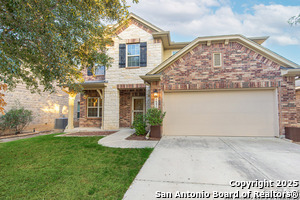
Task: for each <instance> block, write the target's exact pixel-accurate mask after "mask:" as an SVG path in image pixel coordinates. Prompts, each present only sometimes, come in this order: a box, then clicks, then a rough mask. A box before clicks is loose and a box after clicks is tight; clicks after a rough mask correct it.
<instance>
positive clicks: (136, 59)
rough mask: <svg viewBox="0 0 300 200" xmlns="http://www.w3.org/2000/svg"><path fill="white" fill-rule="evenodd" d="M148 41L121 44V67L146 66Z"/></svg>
mask: <svg viewBox="0 0 300 200" xmlns="http://www.w3.org/2000/svg"><path fill="white" fill-rule="evenodd" d="M146 66H147V42H141V43H134V44H119V67H120V68H126V67H128V68H130V67H146Z"/></svg>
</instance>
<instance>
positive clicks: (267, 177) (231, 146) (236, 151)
mask: <svg viewBox="0 0 300 200" xmlns="http://www.w3.org/2000/svg"><path fill="white" fill-rule="evenodd" d="M219 140H221V141H222V142H224V144H226V145H227V146H228V147H229V148H230V149H232V150H233V151H234V152H235V153H237V154H238V155H239V156H240V157H241V158H242V159H244V160H245V161H246V162H247V163H249V164H250V165H251V166H252V167H254V168H255V169H256V170H257V171H258V172H259V173H261V175H263V176H264V177H265V178H266V179H267V180H271V178H270V177H269V176H268V175H266V174H265V173H263V172H262V171H261V170H260V169H259V168H257V167H256V166H255V165H254V163H252V162H251V161H250V160H248V159H247V158H246V157H245V156H243V155H242V154H241V153H240V152H239V151H238V150H237V149H236V148H235V147H234V146H233V145H230V144H229V143H227V142H226V141H224V140H222V138H219Z"/></svg>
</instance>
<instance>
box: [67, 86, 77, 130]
mask: <svg viewBox="0 0 300 200" xmlns="http://www.w3.org/2000/svg"><path fill="white" fill-rule="evenodd" d="M68 94H69V110H68V125H67V127H66V129H67V130H70V129H73V128H74V123H73V121H74V102H75V97H76V93H75V92H68Z"/></svg>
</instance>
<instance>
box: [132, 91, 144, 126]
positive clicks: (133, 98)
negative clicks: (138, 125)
mask: <svg viewBox="0 0 300 200" xmlns="http://www.w3.org/2000/svg"><path fill="white" fill-rule="evenodd" d="M135 99H143V102H144V103H143V112H141V111H140V110H134V100H135ZM145 104H146V102H145V97H132V103H131V110H132V115H131V124H132V123H133V117H134V112H140V113H143V115H144V114H145V112H146V109H145V108H146V105H145Z"/></svg>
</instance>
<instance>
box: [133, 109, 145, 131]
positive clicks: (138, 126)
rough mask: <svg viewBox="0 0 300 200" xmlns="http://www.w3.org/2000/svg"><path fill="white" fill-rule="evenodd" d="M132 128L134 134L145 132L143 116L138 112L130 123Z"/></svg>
mask: <svg viewBox="0 0 300 200" xmlns="http://www.w3.org/2000/svg"><path fill="white" fill-rule="evenodd" d="M132 126H133V128H134V129H135V134H136V135H145V134H146V126H147V124H146V121H145V116H144V115H142V114H138V115H136V116H135V119H134V121H133V123H132Z"/></svg>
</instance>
